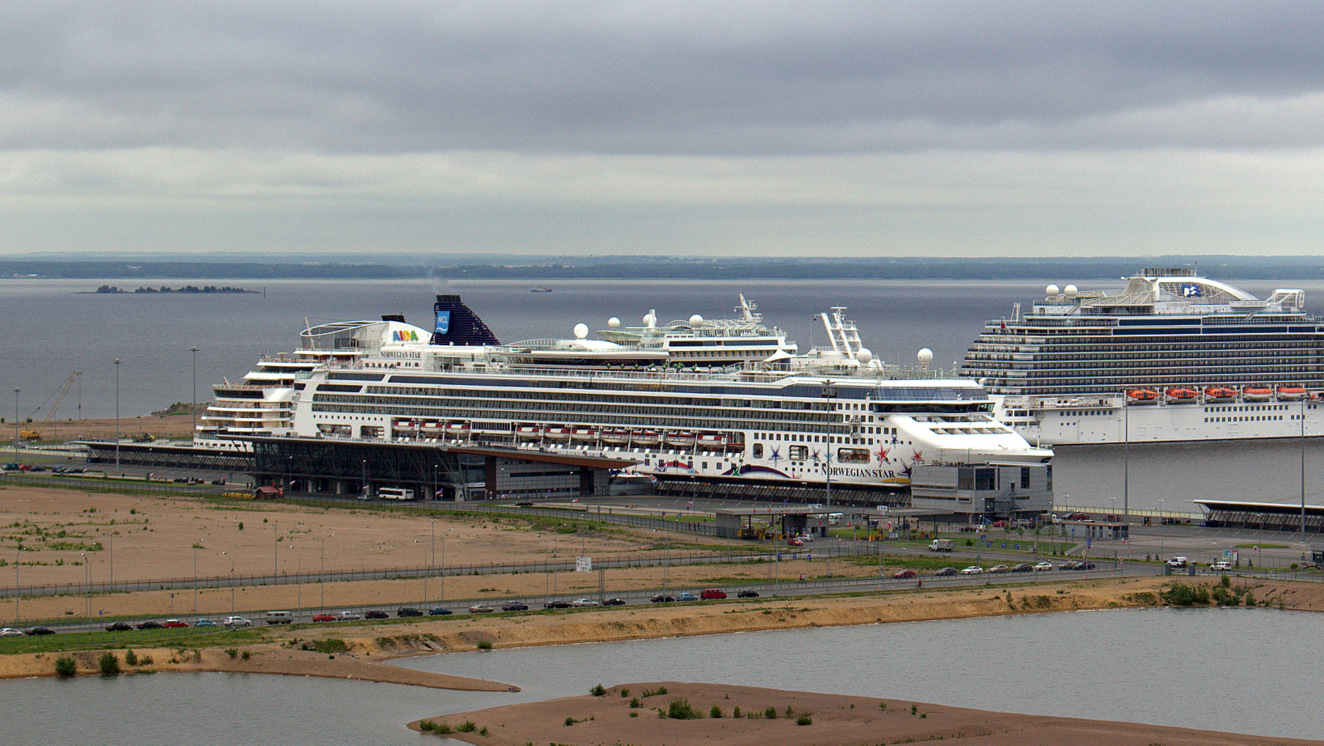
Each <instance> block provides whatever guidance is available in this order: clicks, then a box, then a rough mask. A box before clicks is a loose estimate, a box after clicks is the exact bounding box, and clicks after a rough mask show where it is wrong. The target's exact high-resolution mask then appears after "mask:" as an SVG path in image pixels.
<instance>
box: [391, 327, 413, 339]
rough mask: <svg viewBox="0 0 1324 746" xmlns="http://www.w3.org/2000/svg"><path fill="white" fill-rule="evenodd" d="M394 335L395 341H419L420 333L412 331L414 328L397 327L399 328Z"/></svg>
mask: <svg viewBox="0 0 1324 746" xmlns="http://www.w3.org/2000/svg"><path fill="white" fill-rule="evenodd" d="M392 336H393V339H394V341H396V342H417V341H418V334H417V333H416V332H414V331H412V330H409V329H404V330H401V329H397V330H396V331H395V333H394V334H393V335H392Z"/></svg>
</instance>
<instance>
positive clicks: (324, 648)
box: [304, 637, 349, 653]
mask: <svg viewBox="0 0 1324 746" xmlns="http://www.w3.org/2000/svg"><path fill="white" fill-rule="evenodd" d="M304 645H306V646H308V647H307V648H305V649H309V648H311V649H312V650H316V651H317V652H319V653H345V652H348V651H349V645H348V644H347V643H346V642H345V641H344V640H341V639H340V638H338V637H328V638H326V639H325V640H309V641H308V642H306V643H304Z"/></svg>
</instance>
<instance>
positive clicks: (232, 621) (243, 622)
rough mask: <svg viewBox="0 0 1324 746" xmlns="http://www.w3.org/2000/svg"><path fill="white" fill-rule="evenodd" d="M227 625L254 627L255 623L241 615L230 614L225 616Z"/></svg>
mask: <svg viewBox="0 0 1324 746" xmlns="http://www.w3.org/2000/svg"><path fill="white" fill-rule="evenodd" d="M225 626H227V627H252V626H253V623H252V622H250V621H249V620H247V619H245V618H243V617H241V616H228V617H226V618H225Z"/></svg>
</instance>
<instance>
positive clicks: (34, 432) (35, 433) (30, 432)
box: [19, 370, 83, 440]
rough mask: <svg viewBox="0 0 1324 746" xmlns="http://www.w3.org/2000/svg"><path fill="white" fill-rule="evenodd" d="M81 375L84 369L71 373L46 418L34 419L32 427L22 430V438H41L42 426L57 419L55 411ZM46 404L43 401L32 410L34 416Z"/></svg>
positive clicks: (20, 432) (20, 435)
mask: <svg viewBox="0 0 1324 746" xmlns="http://www.w3.org/2000/svg"><path fill="white" fill-rule="evenodd" d="M81 375H83V371H81V370H76V371H74V372H73V373H72V374H70V375H69V378H68V380H66V381H65V382H64V385H63V386H61V387H60V390H59V391H57V392H56V393H55V394H54V397H55V403H54V404H52V405H51V408H50V412H48V413H47V415H46V417H45V419H43V420H40V421H34V422H33V425H32V427H31V428H30V429H25V430H20V431H19V437H20V438H21V439H23V440H41V433H42V431H41V428H42V427H44V426H45V425H48V424H50V423H52V422H54V421H55V413H56V412H58V411H59V409H60V403H61V402H63V401H64V396H65V394H68V393H69V389H70V388H72V387H73V385H74V381H77V380H78V377H79V376H81ZM46 401H50V399H49V398H48V399H47V400H46ZM45 405H46V402H42V403H41V404H40V405H39V406H38V407H37V408H36V409H34V410H33V411H32V414H33V415H34V417H35V415H36V414H37V412H39V411H41V408H42V407H43V406H45Z"/></svg>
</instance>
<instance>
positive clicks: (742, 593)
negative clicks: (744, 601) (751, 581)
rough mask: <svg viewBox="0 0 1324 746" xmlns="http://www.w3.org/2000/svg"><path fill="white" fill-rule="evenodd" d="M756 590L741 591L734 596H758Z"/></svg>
mask: <svg viewBox="0 0 1324 746" xmlns="http://www.w3.org/2000/svg"><path fill="white" fill-rule="evenodd" d="M758 597H759V592H758V591H741V592H739V593H737V594H736V598H758Z"/></svg>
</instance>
